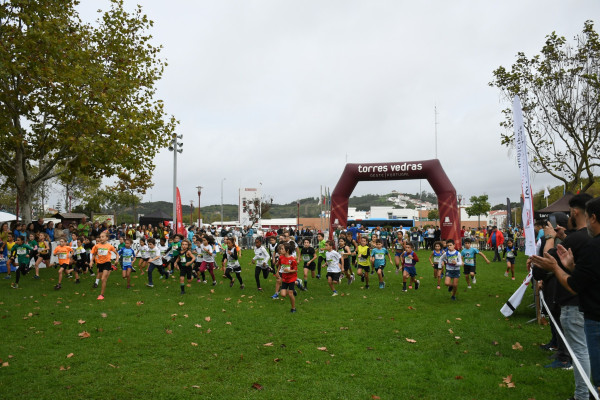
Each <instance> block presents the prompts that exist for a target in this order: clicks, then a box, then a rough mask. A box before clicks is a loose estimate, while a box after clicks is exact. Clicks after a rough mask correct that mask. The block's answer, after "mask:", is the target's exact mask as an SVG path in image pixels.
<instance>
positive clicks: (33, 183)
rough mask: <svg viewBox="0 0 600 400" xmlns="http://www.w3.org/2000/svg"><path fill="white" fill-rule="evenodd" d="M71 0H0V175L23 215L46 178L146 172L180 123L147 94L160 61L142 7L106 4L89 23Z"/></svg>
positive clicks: (160, 70)
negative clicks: (107, 7) (127, 8)
mask: <svg viewBox="0 0 600 400" xmlns="http://www.w3.org/2000/svg"><path fill="white" fill-rule="evenodd" d="M76 4H77V1H76V0H39V1H35V2H33V1H25V2H24V1H19V0H7V1H4V2H2V4H0V43H1V44H0V65H1V66H2V67H1V68H0V148H2V149H3V152H2V154H0V174H2V175H4V176H6V177H7V179H8V180H9V182H10V183H11V184H12V185H13V186H14V187H16V190H17V193H18V195H19V201H20V203H21V206H22V210H23V214H22V215H23V218H24V219H25V220H30V219H31V217H32V215H31V204H32V198H33V196H34V194H35V193H36V191H37V189H38V188H39V186H40V185H41V183H42V182H44V181H47V180H49V179H51V178H53V177H56V176H59V175H64V174H67V173H71V174H75V175H77V174H83V175H87V176H89V177H92V178H97V177H111V176H114V175H116V174H117V173H118V172H120V171H123V170H126V171H130V172H132V173H139V172H140V171H148V173H151V172H152V171H153V170H154V164H153V163H152V162H151V160H152V159H153V158H154V155H155V154H156V153H157V152H158V150H159V149H160V148H162V147H165V146H166V145H167V144H168V141H169V139H170V138H171V136H172V135H173V132H174V128H175V125H176V123H177V121H175V119H174V118H173V117H167V115H166V114H165V111H164V107H163V103H162V101H161V100H156V99H154V95H155V91H156V89H155V83H156V82H157V81H158V80H159V79H160V78H161V76H162V73H163V69H164V66H165V65H166V63H165V62H164V61H162V60H161V59H160V58H159V52H160V49H161V47H160V46H158V47H157V46H154V45H152V44H151V42H150V40H151V35H150V34H149V33H148V30H149V28H150V27H151V26H152V21H150V20H149V19H148V18H147V16H146V15H144V14H143V13H142V10H141V7H139V6H138V8H137V9H136V10H135V11H134V12H132V13H129V12H127V11H125V10H124V9H123V1H122V0H112V2H111V7H110V10H108V11H107V12H104V13H103V12H101V11H100V12H99V13H100V16H99V19H98V21H97V22H96V26H92V25H91V24H87V23H83V22H82V21H81V19H80V18H79V15H78V13H77V11H76V9H75V6H76ZM140 160H144V162H140Z"/></svg>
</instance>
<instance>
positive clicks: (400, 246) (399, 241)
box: [394, 230, 405, 273]
mask: <svg viewBox="0 0 600 400" xmlns="http://www.w3.org/2000/svg"><path fill="white" fill-rule="evenodd" d="M404 243H405V241H404V233H403V231H402V230H400V231H398V233H397V237H396V238H395V239H394V250H395V251H396V254H395V255H394V262H395V264H396V273H399V272H400V266H401V263H402V260H401V257H402V253H403V252H404Z"/></svg>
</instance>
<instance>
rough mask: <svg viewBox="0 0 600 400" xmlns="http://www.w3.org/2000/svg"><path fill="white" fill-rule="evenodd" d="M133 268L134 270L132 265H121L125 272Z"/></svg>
mask: <svg viewBox="0 0 600 400" xmlns="http://www.w3.org/2000/svg"><path fill="white" fill-rule="evenodd" d="M132 268H133V265H131V264H128V265H121V269H122V270H123V271H127V270H128V269H132Z"/></svg>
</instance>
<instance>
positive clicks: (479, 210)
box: [465, 194, 492, 227]
mask: <svg viewBox="0 0 600 400" xmlns="http://www.w3.org/2000/svg"><path fill="white" fill-rule="evenodd" d="M469 201H470V202H471V206H470V207H465V211H466V212H467V214H468V215H469V217H472V216H473V215H477V226H479V227H481V215H482V214H483V215H485V216H487V215H488V212H489V211H490V209H491V208H492V206H491V205H490V203H489V202H488V195H487V194H483V195H481V196H471V198H470V199H469Z"/></svg>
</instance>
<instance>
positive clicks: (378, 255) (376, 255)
mask: <svg viewBox="0 0 600 400" xmlns="http://www.w3.org/2000/svg"><path fill="white" fill-rule="evenodd" d="M384 258H385V256H384V255H383V254H381V253H380V254H375V259H376V260H383V259H384Z"/></svg>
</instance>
